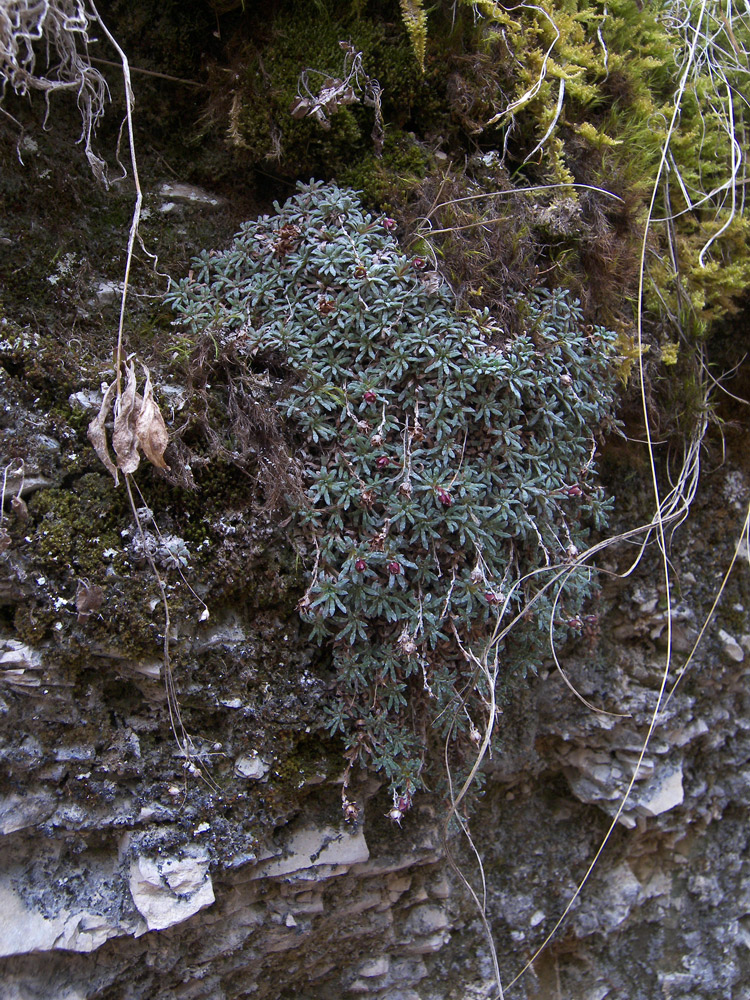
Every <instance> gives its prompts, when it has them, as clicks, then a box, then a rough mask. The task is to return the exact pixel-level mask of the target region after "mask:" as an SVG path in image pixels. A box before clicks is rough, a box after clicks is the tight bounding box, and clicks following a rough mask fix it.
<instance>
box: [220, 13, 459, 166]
mask: <svg viewBox="0 0 750 1000" xmlns="http://www.w3.org/2000/svg"><path fill="white" fill-rule="evenodd" d="M267 30H268V29H267ZM268 34H269V37H268V38H267V40H266V42H265V44H263V45H258V46H257V47H256V46H252V47H248V49H247V50H246V52H245V55H244V57H243V60H242V66H241V69H240V71H239V73H238V74H237V80H236V83H235V85H234V86H233V88H232V90H231V92H229V93H227V92H226V91H223V92H222V93H223V98H222V99H223V100H224V102H225V104H226V108H227V110H226V114H227V135H228V137H229V140H230V142H231V143H232V144H234V145H235V146H236V147H237V148H238V149H242V150H244V151H245V152H246V153H248V154H249V156H250V158H251V159H252V161H253V162H254V163H256V164H258V165H259V166H265V167H266V168H269V167H270V169H272V170H274V171H275V172H277V173H278V172H281V173H283V174H284V175H286V176H291V177H300V178H309V177H310V176H311V175H312V176H317V177H333V176H340V175H341V174H342V173H343V172H344V171H346V170H349V169H351V168H352V165H355V167H356V165H357V164H359V163H362V167H363V169H364V170H365V172H367V171H368V170H369V169H370V168H369V166H368V162H369V161H370V160H371V159H372V158H373V151H374V143H373V139H372V137H371V133H372V132H373V127H374V124H375V114H374V111H373V110H372V108H371V107H366V106H364V104H363V103H361V99H362V98H363V94H364V91H363V89H361V88H362V85H363V84H364V76H363V74H368V75H369V76H370V77H371V78H373V79H377V81H378V83H379V85H380V87H381V88H382V111H383V115H384V118H385V121H386V123H387V125H388V128H389V130H391V131H392V133H393V135H394V137H397V138H398V137H400V136H401V135H402V134H403V132H404V131H405V130H407V129H408V128H411V127H416V128H418V129H419V130H421V131H424V130H425V129H426V128H429V127H430V124H431V123H436V122H437V121H438V120H439V113H440V112H443V113H444V112H445V110H446V105H445V101H444V100H443V101H442V103H441V102H440V101H439V99H438V100H437V101H436V93H437V94H439V93H440V92H443V93H444V89H445V85H444V82H443V83H442V84H441V83H440V82H439V74H438V72H437V67H436V68H435V70H434V71H433V75H432V76H431V75H430V72H429V71H428V73H427V75H426V76H423V74H422V73H421V71H420V68H419V66H418V65H417V62H416V60H415V57H414V53H413V50H412V48H411V45H410V42H409V39H408V37H407V35H406V32H405V30H404V27H403V24H402V23H400V19H399V18H398V16H396V18H395V19H394V20H392V21H388V20H387V19H386V18H385V17H383V14H382V12H380V16H379V17H378V16H373V17H371V18H368V17H363V16H357V15H356V13H353V12H352V11H351V10H348V9H347V8H346V7H344V6H342V5H337V4H323V3H318V4H308V5H307V6H306V7H305V6H303V7H301V8H300V5H295V7H294V9H293V11H289V10H288V9H283V10H282V11H281V13H280V14H279V15H278V16H277V17H276V18H275V19H274V21H273V24H272V25H271V27H270V30H268ZM342 42H350V43H351V44H352V45H353V46H354V48H355V50H356V51H357V52H359V53H361V70H359V71H358V72H357V73H356V75H355V76H353V77H352V84H353V86H354V88H355V92H357V96H358V98H360V100H358V101H357V102H356V103H353V104H348V105H346V106H342V107H340V109H339V110H337V111H335V112H334V113H332V114H330V116H329V118H328V123H327V128H324V127H323V126H322V125H321V124H320V123H319V122H318V121H317V120H316V119H315V118H313V117H303V118H300V119H296V118H293V117H292V116H291V114H290V108H291V106H292V103H293V101H294V99H295V97H296V96H297V94H298V88H299V86H300V78H301V74H303V73H305V72H306V73H307V85H308V87H309V90H310V92H311V93H317V91H318V90H319V88H320V87H321V86H322V84H323V82H324V81H325V79H326V77H328V78H332V79H343V78H345V77H346V76H347V71H348V69H349V68H350V64H346V63H345V55H344V52H343V51H342V48H341V44H340V43H342ZM436 84H438V86H437V88H436ZM303 89H304V88H303Z"/></svg>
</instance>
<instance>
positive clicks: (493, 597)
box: [484, 590, 500, 604]
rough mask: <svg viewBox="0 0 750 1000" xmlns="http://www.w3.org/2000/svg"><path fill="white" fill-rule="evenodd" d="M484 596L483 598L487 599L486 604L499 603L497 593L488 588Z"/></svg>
mask: <svg viewBox="0 0 750 1000" xmlns="http://www.w3.org/2000/svg"><path fill="white" fill-rule="evenodd" d="M484 597H485V600H486V601H487V603H488V604H499V603H500V598H499V597H498V596H497V594H495V593H494V592H493V591H491V590H488V591H487V593H486V594H485V595H484Z"/></svg>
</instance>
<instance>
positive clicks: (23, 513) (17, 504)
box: [10, 497, 29, 521]
mask: <svg viewBox="0 0 750 1000" xmlns="http://www.w3.org/2000/svg"><path fill="white" fill-rule="evenodd" d="M10 506H11V508H12V510H13V513H14V514H15V515H16V517H17V518H18V520H19V521H28V519H29V508H28V507H27V506H26V501H25V500H24V499H23V498H22V497H13V499H12V500H11V502H10Z"/></svg>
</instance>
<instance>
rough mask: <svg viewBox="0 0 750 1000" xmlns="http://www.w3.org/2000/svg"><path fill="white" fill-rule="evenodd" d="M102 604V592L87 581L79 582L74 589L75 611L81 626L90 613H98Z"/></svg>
mask: <svg viewBox="0 0 750 1000" xmlns="http://www.w3.org/2000/svg"><path fill="white" fill-rule="evenodd" d="M103 603H104V591H103V590H102V588H101V587H99V586H97V585H96V584H90V583H89V581H88V580H79V581H78V587H77V588H76V611H77V612H78V621H79V622H80V623H81V624H83V623H84V622H87V621H88V620H89V618H90V617H91V612H92V611H98V610H99V608H100V607H101V606H102V604H103Z"/></svg>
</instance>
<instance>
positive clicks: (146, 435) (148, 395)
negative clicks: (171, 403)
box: [135, 365, 169, 469]
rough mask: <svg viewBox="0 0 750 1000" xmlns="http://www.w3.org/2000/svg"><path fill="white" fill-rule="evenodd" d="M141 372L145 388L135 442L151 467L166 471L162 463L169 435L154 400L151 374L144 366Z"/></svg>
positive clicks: (163, 462)
mask: <svg viewBox="0 0 750 1000" xmlns="http://www.w3.org/2000/svg"><path fill="white" fill-rule="evenodd" d="M143 371H144V372H145V374H146V386H145V388H144V390H143V402H142V404H141V409H140V413H139V414H138V419H137V421H136V425H135V436H136V442H137V444H138V445H139V446H140V448H141V450H142V451H143V454H144V455H145V456H146V458H147V459H148V460H149V462H151V464H152V465H155V466H156V467H157V469H168V468H169V466H168V465H167V463H166V462H165V461H164V450H165V448H166V447H167V445H168V444H169V434H168V432H167V427H166V424H165V423H164V418H163V417H162V415H161V411H160V410H159V407H158V406H157V405H156V401H155V400H154V390H153V386H152V385H151V373H150V372H149V370H148V368H146V366H145V365H144V366H143Z"/></svg>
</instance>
